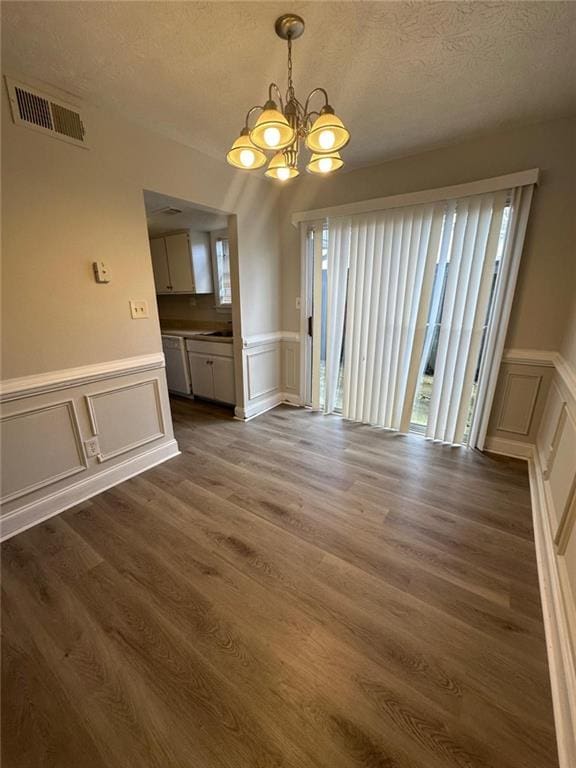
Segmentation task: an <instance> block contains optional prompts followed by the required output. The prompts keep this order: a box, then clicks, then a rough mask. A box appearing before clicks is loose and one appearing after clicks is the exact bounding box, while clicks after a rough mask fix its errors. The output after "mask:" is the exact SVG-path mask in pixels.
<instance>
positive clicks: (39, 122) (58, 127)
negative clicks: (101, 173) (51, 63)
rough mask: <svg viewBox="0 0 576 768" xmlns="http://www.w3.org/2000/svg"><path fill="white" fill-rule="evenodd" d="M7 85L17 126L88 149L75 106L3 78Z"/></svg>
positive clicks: (79, 115)
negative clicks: (23, 126)
mask: <svg viewBox="0 0 576 768" xmlns="http://www.w3.org/2000/svg"><path fill="white" fill-rule="evenodd" d="M6 86H7V88H8V95H9V97H10V106H11V107H12V118H13V119H14V122H15V123H16V124H18V125H25V126H27V127H28V128H33V129H34V130H36V131H41V132H42V133H47V134H50V135H51V136H53V137H54V138H55V139H61V140H62V141H67V142H69V143H70V144H75V145H76V146H77V147H87V146H88V144H87V141H86V131H85V129H84V123H83V121H82V116H81V114H80V112H79V111H78V109H77V108H76V107H74V106H72V105H71V104H66V103H65V102H63V101H60V99H58V100H56V99H54V98H53V97H52V96H49V95H48V94H45V93H42V92H41V91H38V90H36V88H31V87H30V86H29V85H24V84H23V83H18V82H16V81H15V80H11V79H9V78H6Z"/></svg>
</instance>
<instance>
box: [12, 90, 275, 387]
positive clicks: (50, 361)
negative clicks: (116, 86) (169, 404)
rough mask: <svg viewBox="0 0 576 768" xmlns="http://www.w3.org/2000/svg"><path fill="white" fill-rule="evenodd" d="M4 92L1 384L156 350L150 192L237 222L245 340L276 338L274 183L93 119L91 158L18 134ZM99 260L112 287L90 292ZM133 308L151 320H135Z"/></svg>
mask: <svg viewBox="0 0 576 768" xmlns="http://www.w3.org/2000/svg"><path fill="white" fill-rule="evenodd" d="M32 84H33V83H32ZM2 91H3V95H2V99H3V102H2V107H3V109H2V112H3V116H2V186H3V192H4V194H3V196H2V219H3V221H2V224H3V231H2V250H3V291H4V293H3V301H2V312H3V335H4V341H3V369H2V378H4V379H7V378H13V377H21V376H26V375H29V374H36V373H40V372H45V371H54V370H59V369H65V368H69V367H74V366H81V365H87V364H91V363H98V362H104V361H109V360H114V359H120V358H124V357H131V356H136V355H142V354H147V353H151V352H156V351H160V350H161V344H160V335H159V326H158V318H157V312H156V300H155V295H154V283H153V278H152V267H151V260H150V252H149V245H148V236H147V231H146V219H145V214H144V203H143V195H142V190H143V189H150V190H155V191H158V192H162V193H165V194H168V195H172V196H174V197H178V198H182V199H185V200H190V201H192V202H195V203H198V204H199V205H204V206H209V207H212V208H216V209H219V210H222V211H226V212H229V213H236V214H237V215H238V248H239V262H240V292H241V313H242V319H241V326H242V327H241V331H242V334H243V335H251V334H256V333H265V332H270V331H277V330H279V329H280V327H281V325H280V320H281V317H280V308H279V307H280V296H279V284H280V260H279V237H278V217H277V194H276V192H275V190H274V188H273V187H272V186H271V185H270V184H269V183H268V182H266V181H264V180H263V179H255V178H247V177H246V176H244V175H242V174H241V173H238V172H235V171H233V170H232V169H231V168H229V166H227V165H226V163H225V161H224V159H222V160H221V161H220V160H214V159H212V158H209V157H206V156H204V155H202V154H200V153H198V152H196V151H194V150H192V149H190V148H188V147H185V146H183V145H180V144H177V143H175V142H172V141H168V140H166V139H163V138H162V137H160V136H158V135H154V134H152V133H148V132H146V131H144V130H142V129H140V128H138V127H136V126H134V125H132V124H130V123H128V122H125V121H123V120H121V119H119V118H118V117H117V116H115V115H110V114H105V113H103V112H101V111H99V110H97V109H94V108H88V107H87V108H85V116H86V122H87V131H88V135H89V140H90V145H91V148H90V149H89V150H85V149H81V148H77V147H74V146H72V145H70V144H66V143H64V142H62V141H58V140H55V139H53V138H51V137H47V136H44V135H42V134H40V133H38V132H35V131H33V130H30V129H27V128H23V127H20V126H16V125H14V124H13V123H12V120H11V117H10V110H9V107H8V101H7V97H6V94H5V89H4V88H3V89H2ZM94 260H105V261H107V262H108V264H109V266H110V269H111V273H112V282H111V283H110V284H108V285H98V284H96V283H95V282H94V279H93V277H92V272H91V269H92V267H91V264H92V262H93V261H94ZM131 298H132V299H146V300H147V301H148V304H149V307H150V320H138V321H134V320H131V319H130V313H129V307H128V300H129V299H131Z"/></svg>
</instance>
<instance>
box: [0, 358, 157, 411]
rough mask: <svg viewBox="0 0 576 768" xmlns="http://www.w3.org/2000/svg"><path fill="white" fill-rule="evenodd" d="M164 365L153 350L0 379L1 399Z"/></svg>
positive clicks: (62, 387)
mask: <svg viewBox="0 0 576 768" xmlns="http://www.w3.org/2000/svg"><path fill="white" fill-rule="evenodd" d="M164 365H165V362H164V355H163V354H162V352H155V353H153V354H150V355H139V356H138V357H126V358H123V359H122V360H110V361H108V362H104V363H93V364H92V365H82V366H79V367H77V368H63V369H61V370H59V371H48V372H47V373H38V374H33V375H31V376H22V377H21V378H16V379H5V380H4V381H2V382H0V402H9V401H10V400H19V399H20V398H23V397H33V396H35V395H42V394H44V393H46V392H53V391H55V390H57V389H69V388H70V387H72V386H75V385H78V384H91V383H92V382H94V381H102V380H103V379H112V378H115V377H117V376H129V375H131V374H133V373H140V372H141V371H152V370H155V369H156V368H164Z"/></svg>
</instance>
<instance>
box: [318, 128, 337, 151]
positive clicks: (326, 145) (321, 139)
mask: <svg viewBox="0 0 576 768" xmlns="http://www.w3.org/2000/svg"><path fill="white" fill-rule="evenodd" d="M318 143H319V144H320V146H321V147H322V149H326V150H329V149H332V147H333V146H334V144H335V143H336V136H335V135H334V131H321V133H320V135H319V136H318Z"/></svg>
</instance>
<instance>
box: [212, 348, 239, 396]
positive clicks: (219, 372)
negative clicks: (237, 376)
mask: <svg viewBox="0 0 576 768" xmlns="http://www.w3.org/2000/svg"><path fill="white" fill-rule="evenodd" d="M211 367H212V374H213V377H214V400H220V402H222V403H235V402H236V392H235V386H234V358H232V357H214V358H213V359H212V366H211Z"/></svg>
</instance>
